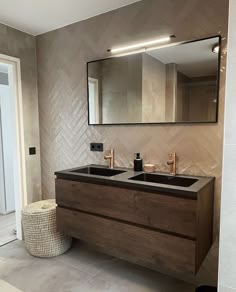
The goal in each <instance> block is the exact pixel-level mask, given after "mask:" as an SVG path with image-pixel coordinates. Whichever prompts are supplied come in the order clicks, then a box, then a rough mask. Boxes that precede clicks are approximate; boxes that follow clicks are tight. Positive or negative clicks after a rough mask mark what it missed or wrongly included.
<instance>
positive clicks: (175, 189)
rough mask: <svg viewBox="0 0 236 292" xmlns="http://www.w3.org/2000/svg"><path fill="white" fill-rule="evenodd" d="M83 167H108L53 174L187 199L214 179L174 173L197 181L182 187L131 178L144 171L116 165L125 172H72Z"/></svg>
mask: <svg viewBox="0 0 236 292" xmlns="http://www.w3.org/2000/svg"><path fill="white" fill-rule="evenodd" d="M85 167H96V168H108V167H107V166H103V165H96V164H90V165H84V166H81V167H76V168H72V169H67V170H63V171H56V172H55V175H56V177H57V178H58V179H66V180H72V181H81V182H87V183H92V184H100V185H109V186H114V187H119V188H128V189H135V190H140V191H146V192H158V193H165V194H166V195H171V196H173V195H174V196H180V197H184V198H188V199H197V194H198V192H199V191H200V190H202V189H203V188H204V187H205V186H207V185H208V184H209V183H212V182H214V179H215V178H214V177H205V176H191V175H176V177H180V178H181V177H182V178H191V179H197V181H196V182H195V183H193V184H192V185H191V186H189V187H183V186H176V185H169V184H161V183H152V182H147V181H137V180H131V178H132V177H134V176H137V175H140V174H142V173H144V172H143V171H134V170H133V169H129V168H121V167H116V168H114V169H117V170H122V171H125V172H123V173H121V174H117V175H115V176H110V177H107V176H100V175H91V174H86V173H78V172H74V171H76V170H79V169H83V168H85ZM154 174H158V175H163V176H167V175H168V176H169V174H168V173H160V172H155V173H154Z"/></svg>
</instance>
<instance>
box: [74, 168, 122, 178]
mask: <svg viewBox="0 0 236 292" xmlns="http://www.w3.org/2000/svg"><path fill="white" fill-rule="evenodd" d="M72 172H76V173H84V174H90V175H100V176H114V175H117V174H121V173H123V172H125V171H124V170H118V169H110V168H100V167H92V166H88V167H84V168H79V169H76V170H73V171H72Z"/></svg>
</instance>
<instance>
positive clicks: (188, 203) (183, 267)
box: [56, 178, 214, 275]
mask: <svg viewBox="0 0 236 292" xmlns="http://www.w3.org/2000/svg"><path fill="white" fill-rule="evenodd" d="M213 194H214V181H213V180H212V181H211V182H210V183H208V184H206V185H205V186H204V187H203V188H202V189H201V190H199V191H198V193H197V194H196V197H195V198H193V197H191V198H187V197H186V195H185V196H183V197H182V196H181V195H180V194H179V193H178V194H176V195H175V194H174V193H173V192H172V193H171V194H168V192H167V193H162V192H159V191H157V192H147V191H141V190H137V189H132V188H127V189H126V188H123V187H118V186H111V185H102V184H96V183H92V182H91V183H90V182H84V181H73V180H69V179H61V178H57V179H56V201H57V205H58V207H57V227H58V229H59V230H60V231H63V232H65V233H66V234H68V235H70V236H72V237H75V238H78V239H81V240H83V241H86V242H88V243H90V244H91V245H93V246H94V247H96V248H97V249H99V250H100V251H103V252H105V253H108V254H111V255H113V256H116V257H118V258H121V259H125V260H128V261H130V262H133V263H136V264H139V265H142V266H146V267H148V268H151V269H154V270H158V271H160V270H161V271H163V272H165V271H166V272H173V273H175V274H178V273H188V274H191V275H193V274H196V272H197V271H198V269H199V267H200V265H201V264H202V262H203V260H204V258H205V256H206V254H207V252H208V250H209V249H210V247H211V244H212V230H213V227H212V224H213V223H212V222H213Z"/></svg>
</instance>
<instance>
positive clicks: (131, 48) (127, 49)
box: [107, 35, 175, 54]
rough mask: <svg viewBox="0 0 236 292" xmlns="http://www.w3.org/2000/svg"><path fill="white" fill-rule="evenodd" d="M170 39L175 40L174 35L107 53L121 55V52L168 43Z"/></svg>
mask: <svg viewBox="0 0 236 292" xmlns="http://www.w3.org/2000/svg"><path fill="white" fill-rule="evenodd" d="M172 38H175V35H171V36H168V37H163V38H159V39H156V40H152V41H148V42H143V43H138V44H135V45H131V46H126V47H120V48H115V49H108V50H107V51H108V52H111V53H112V54H116V53H122V52H125V51H130V50H138V49H146V48H147V47H150V46H153V45H157V44H161V43H165V42H168V41H170V40H171V39H172Z"/></svg>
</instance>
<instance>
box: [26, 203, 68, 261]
mask: <svg viewBox="0 0 236 292" xmlns="http://www.w3.org/2000/svg"><path fill="white" fill-rule="evenodd" d="M22 224H23V232H24V241H25V246H26V249H27V250H28V252H29V253H30V254H31V255H33V256H36V257H55V256H58V255H60V254H63V253H64V252H66V251H67V250H68V249H69V248H70V247H71V242H72V239H71V238H70V237H69V236H67V235H65V234H63V233H61V232H58V231H57V230H56V203H55V200H44V201H39V202H36V203H33V204H30V205H28V206H26V207H25V208H24V209H23V210H22Z"/></svg>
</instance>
